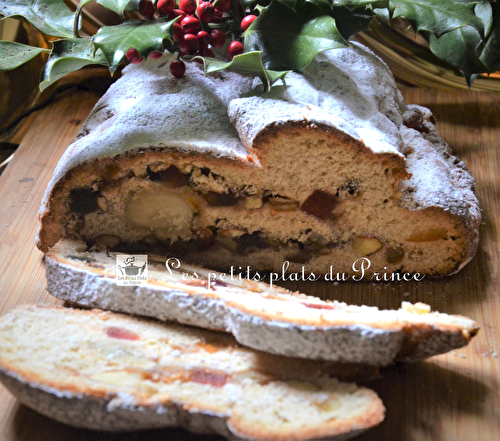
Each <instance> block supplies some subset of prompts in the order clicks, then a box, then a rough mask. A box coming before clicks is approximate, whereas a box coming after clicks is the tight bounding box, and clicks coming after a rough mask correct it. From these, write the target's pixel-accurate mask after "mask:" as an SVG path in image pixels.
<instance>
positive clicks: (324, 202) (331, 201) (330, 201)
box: [300, 190, 339, 220]
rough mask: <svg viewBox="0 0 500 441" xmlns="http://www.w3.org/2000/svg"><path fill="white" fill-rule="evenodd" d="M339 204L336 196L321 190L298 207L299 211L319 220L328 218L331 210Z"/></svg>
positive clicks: (316, 191)
mask: <svg viewBox="0 0 500 441" xmlns="http://www.w3.org/2000/svg"><path fill="white" fill-rule="evenodd" d="M338 204H339V198H338V197H337V196H336V195H333V194H330V193H327V192H326V191H323V190H315V191H314V192H313V193H312V194H311V195H310V196H309V197H308V198H307V199H306V200H305V201H304V202H303V203H302V205H301V206H300V209H301V210H302V211H304V212H306V213H307V214H310V215H311V216H314V217H317V218H318V219H321V220H326V219H328V218H329V217H330V215H331V213H332V211H333V209H334V208H335V207H336V206H337V205H338Z"/></svg>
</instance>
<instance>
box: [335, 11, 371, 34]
mask: <svg viewBox="0 0 500 441" xmlns="http://www.w3.org/2000/svg"><path fill="white" fill-rule="evenodd" d="M332 15H333V17H334V18H335V23H336V24H337V29H338V30H339V32H340V34H341V35H342V37H344V39H345V40H348V39H349V38H350V37H351V36H353V35H355V34H357V33H358V32H362V31H366V30H368V29H369V27H370V23H371V21H372V20H373V17H374V13H373V12H372V11H371V10H370V9H369V8H356V9H347V8H345V7H337V8H334V10H333V14H332Z"/></svg>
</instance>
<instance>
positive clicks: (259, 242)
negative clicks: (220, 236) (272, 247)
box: [234, 231, 268, 255]
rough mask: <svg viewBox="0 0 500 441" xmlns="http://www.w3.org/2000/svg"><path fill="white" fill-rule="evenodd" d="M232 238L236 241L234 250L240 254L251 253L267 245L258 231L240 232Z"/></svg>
mask: <svg viewBox="0 0 500 441" xmlns="http://www.w3.org/2000/svg"><path fill="white" fill-rule="evenodd" d="M234 240H235V241H236V242H237V243H238V245H237V246H236V252H237V253H238V254H242V255H245V254H249V253H253V252H255V251H258V250H260V249H263V248H267V246H268V244H267V242H266V241H265V240H264V239H263V238H262V237H261V234H260V233H259V232H258V231H257V232H255V233H252V234H248V233H245V234H242V235H241V236H239V237H237V238H235V239H234Z"/></svg>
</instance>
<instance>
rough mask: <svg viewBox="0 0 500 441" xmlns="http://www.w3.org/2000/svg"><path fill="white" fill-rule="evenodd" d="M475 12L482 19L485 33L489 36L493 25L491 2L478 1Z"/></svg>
mask: <svg viewBox="0 0 500 441" xmlns="http://www.w3.org/2000/svg"><path fill="white" fill-rule="evenodd" d="M474 13H475V14H476V16H477V17H479V18H480V19H481V20H482V22H483V26H484V35H485V36H488V34H489V33H490V32H491V27H492V26H493V9H492V7H491V4H489V3H486V2H482V3H478V4H477V5H476V6H475V8H474Z"/></svg>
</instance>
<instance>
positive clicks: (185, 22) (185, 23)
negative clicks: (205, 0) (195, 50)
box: [181, 15, 201, 34]
mask: <svg viewBox="0 0 500 441" xmlns="http://www.w3.org/2000/svg"><path fill="white" fill-rule="evenodd" d="M181 26H182V30H183V31H184V33H186V34H196V33H197V32H198V31H199V30H200V28H201V25H200V21H199V20H198V19H197V18H196V17H195V16H194V15H188V16H187V17H184V18H183V19H182V21H181Z"/></svg>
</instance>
